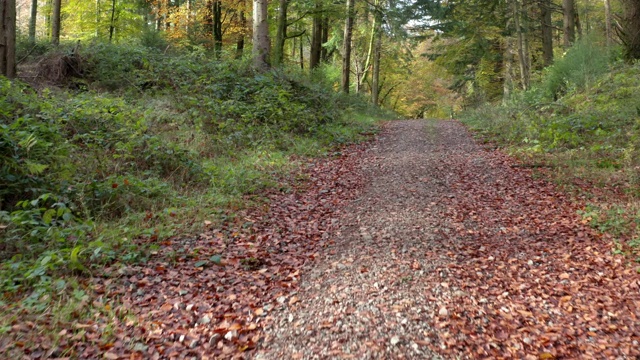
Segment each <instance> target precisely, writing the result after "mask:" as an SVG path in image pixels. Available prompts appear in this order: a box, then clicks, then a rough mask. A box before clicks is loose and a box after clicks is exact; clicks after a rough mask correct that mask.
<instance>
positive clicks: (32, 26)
mask: <svg viewBox="0 0 640 360" xmlns="http://www.w3.org/2000/svg"><path fill="white" fill-rule="evenodd" d="M37 19H38V0H31V17H30V18H29V42H30V43H32V44H34V43H35V42H36V24H37Z"/></svg>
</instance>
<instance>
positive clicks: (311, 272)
mask: <svg viewBox="0 0 640 360" xmlns="http://www.w3.org/2000/svg"><path fill="white" fill-rule="evenodd" d="M435 131H437V133H438V134H437V136H436V134H434V132H435ZM473 150H476V147H475V146H474V145H473V143H472V140H471V139H470V138H469V137H468V135H466V132H465V131H464V129H463V128H462V127H460V125H458V124H455V123H452V122H439V123H427V122H425V121H399V122H394V123H393V125H392V126H391V127H390V128H389V129H387V131H385V132H384V133H383V134H382V135H381V136H380V137H379V139H378V140H377V142H376V143H375V144H374V146H372V148H371V150H370V154H369V156H368V159H367V161H365V162H364V164H365V165H364V166H363V169H362V171H363V172H364V173H365V174H366V176H367V177H368V178H369V179H370V184H369V186H368V187H367V188H366V189H365V190H364V191H363V193H362V194H361V196H360V198H359V199H357V200H356V201H354V202H353V204H352V205H351V206H350V209H348V211H347V212H346V213H347V215H345V216H344V218H343V219H341V227H340V229H339V230H338V231H336V232H335V234H334V235H333V238H334V240H335V245H334V246H333V248H332V249H330V250H329V251H328V252H327V256H326V257H325V258H324V259H322V260H320V261H318V262H317V263H316V264H315V265H314V266H313V267H312V268H310V269H308V271H307V273H306V274H305V275H303V281H302V284H301V291H300V294H299V295H298V298H299V299H300V301H299V303H298V304H297V306H294V307H292V308H290V309H289V311H286V312H284V313H282V315H281V318H280V319H279V320H277V323H276V324H277V326H276V327H274V328H270V329H268V330H267V338H266V340H265V342H264V344H265V348H264V349H262V352H260V353H259V354H258V356H256V358H263V359H278V358H282V359H284V358H294V359H295V358H300V359H302V358H304V359H319V358H340V357H341V358H358V359H373V358H398V359H402V358H416V357H419V358H431V356H432V354H431V352H430V351H429V350H428V349H427V348H426V347H425V346H424V345H425V344H426V342H428V340H427V334H428V333H429V332H430V331H431V329H430V328H429V327H428V325H427V324H428V323H427V322H425V321H423V320H424V319H425V318H426V317H430V316H433V314H434V312H435V311H438V309H436V308H435V307H434V306H435V304H434V302H433V301H432V300H430V299H429V298H428V297H427V296H425V294H426V293H427V291H426V290H428V289H427V288H426V287H427V286H430V285H429V284H428V283H425V282H422V281H421V278H422V277H423V276H425V274H428V273H429V272H431V271H433V269H434V267H435V265H436V264H437V263H438V262H439V261H440V260H439V259H438V258H434V257H430V256H427V255H428V254H432V253H435V252H440V250H442V247H443V244H442V241H441V239H442V237H441V236H439V235H438V231H436V229H437V228H438V227H439V225H440V224H441V223H442V222H443V218H442V215H441V209H440V206H439V205H438V204H439V203H440V202H441V199H442V198H443V197H447V196H450V191H449V187H448V183H449V182H450V181H451V179H450V177H451V174H450V173H448V171H447V169H446V161H445V159H446V158H447V157H448V156H450V153H451V152H468V151H473ZM433 358H435V359H437V358H438V357H437V356H434V357H433Z"/></svg>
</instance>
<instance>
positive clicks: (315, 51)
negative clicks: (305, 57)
mask: <svg viewBox="0 0 640 360" xmlns="http://www.w3.org/2000/svg"><path fill="white" fill-rule="evenodd" d="M312 26H313V31H312V32H311V50H310V53H309V68H310V69H315V68H316V67H318V65H320V57H321V56H322V8H321V5H320V1H316V4H315V9H314V13H313V25H312Z"/></svg>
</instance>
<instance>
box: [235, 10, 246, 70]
mask: <svg viewBox="0 0 640 360" xmlns="http://www.w3.org/2000/svg"><path fill="white" fill-rule="evenodd" d="M242 6H243V8H242V10H240V26H241V27H242V30H241V31H240V34H239V35H238V39H237V40H236V59H240V58H241V57H242V54H243V52H244V32H245V29H246V28H247V16H246V15H245V13H244V1H243V2H242Z"/></svg>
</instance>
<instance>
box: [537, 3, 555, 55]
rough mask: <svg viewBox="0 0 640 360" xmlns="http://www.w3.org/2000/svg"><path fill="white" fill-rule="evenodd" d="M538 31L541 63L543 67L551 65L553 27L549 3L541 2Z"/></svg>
mask: <svg viewBox="0 0 640 360" xmlns="http://www.w3.org/2000/svg"><path fill="white" fill-rule="evenodd" d="M539 5H540V24H541V26H540V29H541V31H542V61H543V64H544V66H545V67H547V66H549V65H551V64H553V26H552V24H551V1H550V0H541V1H540V2H539Z"/></svg>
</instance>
